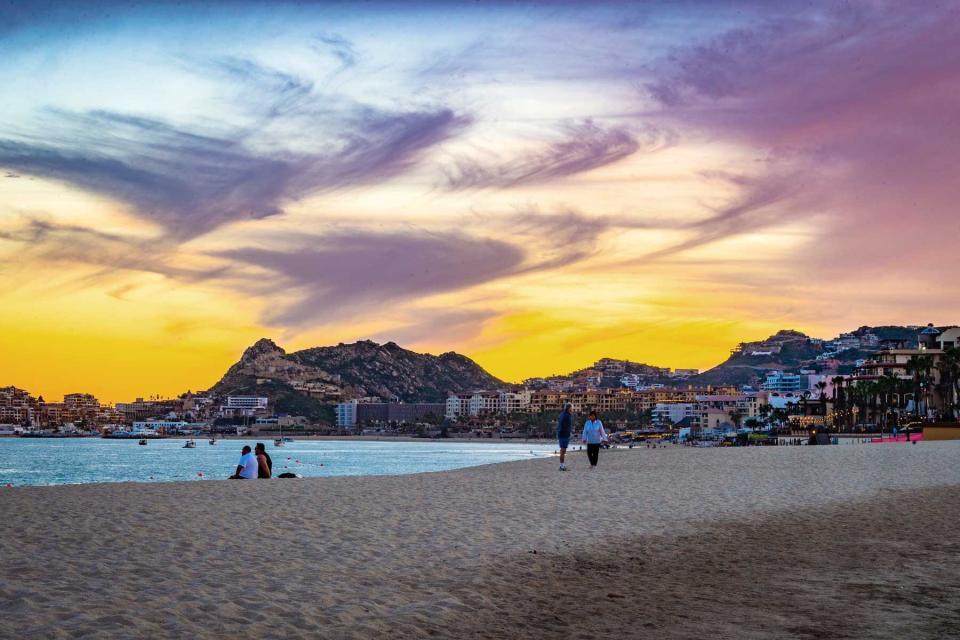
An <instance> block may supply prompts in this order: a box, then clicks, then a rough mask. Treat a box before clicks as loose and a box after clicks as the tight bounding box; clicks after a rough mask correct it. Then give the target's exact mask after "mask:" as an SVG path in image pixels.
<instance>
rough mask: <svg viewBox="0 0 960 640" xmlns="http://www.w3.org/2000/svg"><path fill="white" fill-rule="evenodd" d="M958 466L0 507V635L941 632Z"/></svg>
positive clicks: (781, 454)
mask: <svg viewBox="0 0 960 640" xmlns="http://www.w3.org/2000/svg"><path fill="white" fill-rule="evenodd" d="M958 453H960V446H958V445H956V444H954V443H942V444H937V445H932V444H930V445H926V444H920V445H917V446H915V447H886V448H884V447H769V448H765V447H756V448H741V449H734V448H730V449H703V450H696V449H690V450H683V451H681V450H678V449H659V450H656V449H633V450H614V451H605V452H602V453H601V457H600V467H599V468H598V469H597V470H589V469H588V468H586V460H585V459H584V458H583V457H581V456H576V457H574V458H573V459H572V460H571V461H570V467H571V470H570V471H569V472H566V473H558V472H557V470H556V465H555V460H553V459H533V460H524V461H514V462H504V463H495V464H489V465H483V466H476V467H470V468H464V469H458V470H453V471H442V472H436V473H419V474H412V475H404V476H353V477H342V476H341V477H326V478H307V479H301V480H297V481H292V482H266V483H241V482H182V483H157V484H140V483H115V484H88V485H61V486H47V487H30V488H25V487H24V488H20V489H21V490H17V491H13V490H6V491H5V490H0V510H2V512H4V513H11V514H17V517H16V518H6V519H3V520H0V553H2V554H3V556H4V558H5V562H4V564H3V565H2V566H0V614H2V615H0V637H6V636H8V635H19V636H21V637H50V638H60V637H74V636H80V635H84V636H87V635H89V636H92V637H104V638H106V637H116V636H118V635H119V636H124V635H126V636H136V637H195V638H199V639H201V640H213V639H219V638H229V637H237V636H238V635H241V634H242V635H252V636H254V637H289V638H312V637H318V636H320V637H336V638H357V639H360V638H387V637H389V638H420V637H424V636H428V635H434V636H436V637H451V638H461V637H463V638H478V637H484V638H516V637H522V638H527V637H529V638H539V637H563V636H567V637H571V638H576V637H582V636H586V635H592V636H594V637H598V638H611V639H613V638H623V637H637V638H644V637H649V638H702V637H705V636H710V635H713V636H717V637H729V638H741V637H744V638H771V637H773V638H780V637H783V638H803V637H858V636H857V633H862V634H863V636H864V637H871V638H895V637H911V638H918V639H924V640H925V639H927V638H930V639H932V638H937V637H943V636H944V635H946V634H945V632H944V629H945V628H948V626H949V625H956V624H958V623H960V619H958V616H960V612H958V610H957V609H956V606H955V604H951V603H955V602H957V601H960V555H958V554H957V550H958V548H957V545H956V543H955V542H954V541H953V540H954V536H953V529H954V528H955V523H956V522H957V521H958V520H960V492H958V491H957V488H958V487H960V469H958V468H957V465H956V464H955V460H956V457H957V454H958ZM891 487H896V489H895V490H891ZM901 587H904V588H903V589H902V588H901ZM891 598H899V600H895V599H891ZM143 602H150V603H151V605H150V606H149V607H143V606H142V604H143ZM951 607H952V608H951ZM945 625H947V626H945ZM949 628H956V626H953V627H949ZM905 630H906V631H905ZM897 634H899V635H897Z"/></svg>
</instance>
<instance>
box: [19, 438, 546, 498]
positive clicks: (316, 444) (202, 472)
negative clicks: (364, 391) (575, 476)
mask: <svg viewBox="0 0 960 640" xmlns="http://www.w3.org/2000/svg"><path fill="white" fill-rule="evenodd" d="M260 441H262V442H263V443H264V444H265V445H266V446H267V453H268V454H270V457H271V458H272V459H273V472H274V474H275V475H276V474H280V473H283V472H285V471H289V472H293V473H296V474H297V475H300V476H363V475H398V474H406V473H420V472H424V471H445V470H448V469H458V468H461V467H471V466H475V465H481V464H488V463H493V462H506V461H509V460H524V459H527V458H534V457H542V456H549V455H552V454H553V453H554V451H555V449H556V446H555V445H553V444H543V443H537V444H534V443H524V442H476V443H474V442H458V441H428V442H384V441H373V442H370V441H354V440H296V441H294V442H288V443H286V445H285V446H284V447H282V448H277V447H274V446H273V441H272V440H270V439H263V440H260ZM185 442H186V439H166V440H150V441H148V444H147V445H146V446H141V445H138V444H137V441H136V440H129V441H128V440H104V439H101V438H64V439H54V438H0V486H6V485H7V484H11V485H14V486H22V485H56V484H81V483H88V482H174V481H184V480H196V481H199V480H217V479H222V478H226V477H228V476H229V475H230V474H232V473H233V472H234V471H235V470H236V466H237V460H238V459H239V458H240V449H241V448H242V447H243V445H250V446H251V447H252V446H253V445H254V444H255V443H256V442H258V440H256V439H237V440H218V441H217V444H215V445H210V444H209V443H208V441H207V440H206V439H204V438H198V439H196V443H197V447H196V448H195V449H184V448H183V445H184V443H185Z"/></svg>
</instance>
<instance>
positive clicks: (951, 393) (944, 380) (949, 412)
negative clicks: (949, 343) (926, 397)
mask: <svg viewBox="0 0 960 640" xmlns="http://www.w3.org/2000/svg"><path fill="white" fill-rule="evenodd" d="M937 370H938V371H939V372H940V384H939V385H938V387H939V390H940V395H941V396H942V397H943V412H944V415H945V416H946V418H947V419H948V420H954V419H955V418H956V415H957V414H956V408H957V403H958V399H960V347H949V348H947V349H945V350H944V352H943V356H941V358H940V360H939V362H937Z"/></svg>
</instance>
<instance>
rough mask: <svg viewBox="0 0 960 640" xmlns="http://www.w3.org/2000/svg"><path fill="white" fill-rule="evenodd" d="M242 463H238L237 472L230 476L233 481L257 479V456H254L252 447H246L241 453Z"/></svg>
mask: <svg viewBox="0 0 960 640" xmlns="http://www.w3.org/2000/svg"><path fill="white" fill-rule="evenodd" d="M240 453H241V455H240V462H238V463H237V472H236V473H234V474H233V475H232V476H230V479H231V480H254V479H256V477H257V467H258V466H259V465H258V463H257V456H255V455H253V453H252V452H251V450H250V447H248V446H245V447H244V448H243V449H242V450H241V451H240Z"/></svg>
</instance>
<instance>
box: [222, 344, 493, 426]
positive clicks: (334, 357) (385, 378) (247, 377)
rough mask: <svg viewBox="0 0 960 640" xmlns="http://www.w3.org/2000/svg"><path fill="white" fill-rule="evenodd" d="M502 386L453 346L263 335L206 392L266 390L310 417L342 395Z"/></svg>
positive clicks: (424, 398) (417, 394)
mask: <svg viewBox="0 0 960 640" xmlns="http://www.w3.org/2000/svg"><path fill="white" fill-rule="evenodd" d="M508 386H510V385H508V384H507V383H505V382H503V381H502V380H499V379H497V378H495V377H493V376H492V375H490V374H489V373H487V372H486V371H485V370H484V369H483V368H482V367H480V365H478V364H477V363H476V362H474V361H473V360H471V359H470V358H468V357H466V356H463V355H460V354H458V353H454V352H448V353H443V354H441V355H439V356H434V355H430V354H425V353H415V352H413V351H409V350H407V349H403V348H402V347H399V346H398V345H396V344H395V343H393V342H388V343H386V344H377V343H376V342H372V341H369V340H364V341H361V342H355V343H352V344H338V345H336V346H332V347H313V348H310V349H304V350H302V351H295V352H293V353H287V352H286V351H284V350H283V349H282V348H281V347H279V346H277V344H276V343H274V342H273V341H272V340H269V339H266V338H263V339H261V340H258V341H257V342H256V343H255V344H254V345H253V346H251V347H249V348H248V349H247V350H246V351H244V352H243V355H242V356H241V357H240V360H239V361H238V362H237V363H236V364H234V365H233V366H232V367H230V369H228V370H227V372H226V374H224V376H223V378H221V379H220V381H219V382H217V384H215V385H214V386H213V387H212V388H211V389H210V390H209V393H211V394H214V395H217V396H226V395H247V394H249V395H261V396H266V397H269V398H270V400H271V402H272V404H273V406H274V407H275V408H276V410H277V411H278V412H284V413H299V414H303V415H308V416H316V415H320V414H322V413H325V412H326V411H327V410H326V409H324V405H329V403H330V402H332V401H336V400H340V399H351V398H362V397H370V396H376V397H379V398H381V399H383V400H392V399H394V398H397V399H399V400H401V401H404V402H418V401H419V402H443V401H444V400H445V399H446V397H447V393H448V392H454V393H464V392H468V391H474V390H477V389H499V388H504V387H508Z"/></svg>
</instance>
